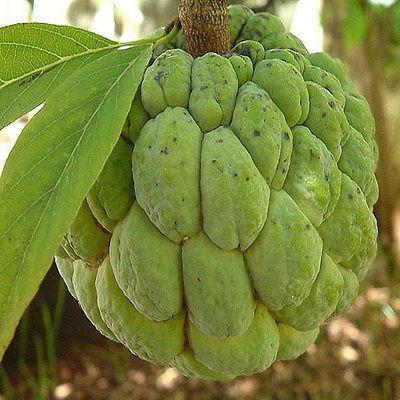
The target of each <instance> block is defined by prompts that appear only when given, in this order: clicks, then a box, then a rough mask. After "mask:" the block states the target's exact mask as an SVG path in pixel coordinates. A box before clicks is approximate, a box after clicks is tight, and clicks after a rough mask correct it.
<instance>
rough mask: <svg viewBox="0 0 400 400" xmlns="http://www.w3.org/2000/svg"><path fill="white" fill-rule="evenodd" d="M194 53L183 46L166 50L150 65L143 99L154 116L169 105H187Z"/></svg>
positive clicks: (144, 105)
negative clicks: (185, 49) (190, 52)
mask: <svg viewBox="0 0 400 400" xmlns="http://www.w3.org/2000/svg"><path fill="white" fill-rule="evenodd" d="M192 63H193V57H192V56H191V55H190V54H189V53H187V52H186V51H184V50H181V49H173V50H167V51H166V52H165V53H162V54H161V55H160V56H158V57H157V58H156V60H155V61H154V64H153V65H151V66H150V67H148V68H147V70H146V72H145V74H144V77H143V82H142V85H141V94H142V103H143V107H144V108H145V109H146V111H147V112H148V113H149V114H150V115H151V116H152V117H155V116H156V115H157V114H159V113H160V112H162V111H164V110H165V109H166V108H167V107H168V106H169V107H183V108H187V107H188V103H189V93H190V85H191V83H190V74H191V68H192Z"/></svg>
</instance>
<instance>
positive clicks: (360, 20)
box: [343, 0, 368, 47]
mask: <svg viewBox="0 0 400 400" xmlns="http://www.w3.org/2000/svg"><path fill="white" fill-rule="evenodd" d="M346 5H347V15H346V18H345V20H344V26H343V29H344V42H345V44H346V45H347V46H349V47H352V46H354V45H356V44H357V43H358V42H360V41H361V40H363V39H364V38H365V35H366V34H367V25H368V21H367V14H366V9H365V6H364V5H363V3H362V1H361V0H348V1H347V2H346Z"/></svg>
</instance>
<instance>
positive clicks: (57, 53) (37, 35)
mask: <svg viewBox="0 0 400 400" xmlns="http://www.w3.org/2000/svg"><path fill="white" fill-rule="evenodd" d="M116 46H118V44H117V43H116V42H113V41H112V40H109V39H106V38H104V37H102V36H99V35H96V34H95V33H92V32H88V31H86V30H84V29H80V28H75V27H71V26H59V25H50V24H43V23H27V24H15V25H10V26H5V27H2V28H0V129H1V128H3V127H4V126H6V125H8V124H9V123H10V122H12V121H14V120H15V119H16V118H18V117H19V116H21V115H23V114H25V113H26V112H28V111H30V110H31V109H33V108H34V107H36V106H37V105H38V104H40V103H42V102H43V101H44V100H45V99H46V98H47V96H48V95H49V94H50V93H51V91H52V90H53V89H54V88H55V87H56V86H57V85H58V84H60V82H61V81H62V80H64V79H65V78H66V77H68V76H69V75H71V74H72V73H73V72H74V71H75V70H76V69H78V68H80V67H82V66H84V65H85V64H87V63H89V62H91V61H93V60H94V59H96V58H97V57H101V56H102V54H104V51H107V50H108V49H110V48H112V47H116Z"/></svg>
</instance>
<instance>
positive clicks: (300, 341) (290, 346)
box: [276, 323, 319, 360]
mask: <svg viewBox="0 0 400 400" xmlns="http://www.w3.org/2000/svg"><path fill="white" fill-rule="evenodd" d="M278 329H279V350H278V355H277V357H276V359H277V360H294V359H295V358H297V357H299V356H300V355H301V354H303V353H304V352H305V351H306V350H307V348H308V347H309V346H310V345H311V344H312V343H314V342H315V339H316V338H317V336H318V333H319V328H314V329H311V330H308V331H298V330H297V329H295V328H293V327H291V326H290V325H286V324H283V323H280V324H278Z"/></svg>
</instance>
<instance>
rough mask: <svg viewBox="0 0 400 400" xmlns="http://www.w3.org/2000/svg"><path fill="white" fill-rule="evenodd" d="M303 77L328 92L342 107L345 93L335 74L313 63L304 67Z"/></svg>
mask: <svg viewBox="0 0 400 400" xmlns="http://www.w3.org/2000/svg"><path fill="white" fill-rule="evenodd" d="M303 77H304V80H305V81H310V82H314V83H316V84H318V85H320V86H322V87H323V88H324V89H326V90H327V91H328V92H330V93H331V94H332V96H334V97H335V99H336V100H337V102H338V104H339V106H340V107H341V108H344V105H345V102H346V99H345V94H344V92H343V89H342V85H341V84H340V81H339V79H338V78H336V76H335V75H333V74H331V73H330V72H328V71H325V70H324V69H322V68H319V67H316V66H315V65H310V66H308V67H306V68H305V69H304V72H303Z"/></svg>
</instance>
